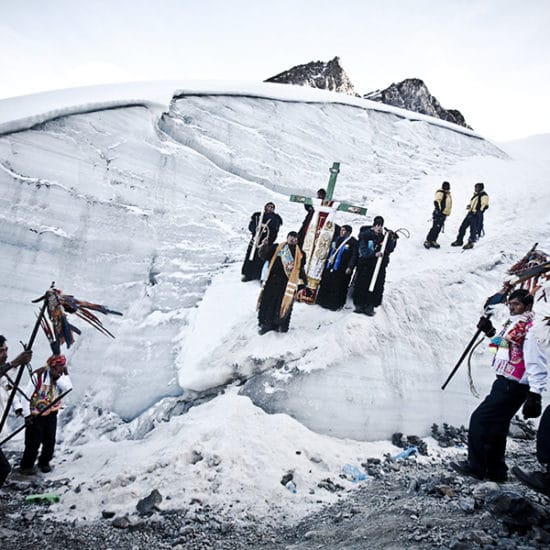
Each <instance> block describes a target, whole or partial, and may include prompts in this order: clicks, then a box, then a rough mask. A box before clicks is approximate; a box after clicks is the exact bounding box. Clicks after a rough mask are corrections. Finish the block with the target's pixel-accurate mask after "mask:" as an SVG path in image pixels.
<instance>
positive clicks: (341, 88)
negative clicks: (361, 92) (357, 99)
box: [264, 57, 357, 96]
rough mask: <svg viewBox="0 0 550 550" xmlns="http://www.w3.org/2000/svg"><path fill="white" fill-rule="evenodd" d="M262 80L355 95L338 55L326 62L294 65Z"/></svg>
mask: <svg viewBox="0 0 550 550" xmlns="http://www.w3.org/2000/svg"><path fill="white" fill-rule="evenodd" d="M264 82H275V83H279V84H296V85H298V86H309V87H311V88H320V89H321V90H330V91H332V92H340V93H343V94H348V95H353V96H355V95H357V94H356V93H355V90H354V89H353V84H352V83H351V81H350V79H349V77H348V75H347V74H346V72H345V71H344V69H343V68H342V66H341V65H340V58H339V57H335V58H334V59H332V60H331V61H329V62H327V63H325V62H324V61H312V62H311V63H306V64H305V65H296V66H295V67H292V69H289V70H288V71H284V72H282V73H280V74H278V75H275V76H272V77H271V78H268V79H267V80H265V81H264Z"/></svg>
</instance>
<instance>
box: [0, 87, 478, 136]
mask: <svg viewBox="0 0 550 550" xmlns="http://www.w3.org/2000/svg"><path fill="white" fill-rule="evenodd" d="M186 95H223V96H237V97H257V98H264V99H276V100H278V101H299V102H311V103H329V102H330V103H338V104H342V105H354V106H357V107H361V108H367V109H372V110H376V111H380V112H386V113H394V114H397V115H399V116H402V117H403V118H407V119H408V120H423V121H428V122H430V123H431V124H437V125H439V126H443V127H445V128H450V129H453V130H455V131H457V132H461V133H464V134H467V135H471V136H477V134H476V133H475V132H473V131H471V130H468V129H467V128H463V127H461V126H457V125H455V124H452V123H449V122H446V121H444V120H439V119H434V118H432V117H429V116H426V115H422V114H419V113H413V112H411V111H406V110H405V109H400V108H398V107H392V106H390V105H384V104H382V103H378V102H375V101H370V100H366V99H361V98H357V97H354V96H348V95H345V94H341V93H336V92H330V91H327V90H319V89H316V88H307V87H303V86H291V85H288V84H274V83H261V84H257V83H242V82H227V81H215V80H213V81H212V80H211V81H185V80H182V81H172V80H168V81H158V82H134V83H115V84H102V85H95V86H82V87H80V88H70V89H66V90H53V91H50V92H41V93H38V94H29V95H25V96H19V97H13V98H7V99H0V135H2V134H6V133H11V132H19V131H21V130H28V129H29V128H32V127H33V126H35V125H37V124H42V123H43V122H46V121H48V120H53V119H56V118H59V117H62V116H68V115H74V114H78V113H89V112H94V111H101V110H106V109H114V108H117V107H131V106H139V105H143V106H149V107H153V106H159V107H167V106H168V103H169V101H170V100H171V99H172V97H175V98H179V97H182V96H186Z"/></svg>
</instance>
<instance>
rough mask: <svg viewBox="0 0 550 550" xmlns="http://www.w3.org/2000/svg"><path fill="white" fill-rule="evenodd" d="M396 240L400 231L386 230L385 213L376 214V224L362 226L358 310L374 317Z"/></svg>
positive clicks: (356, 291) (356, 293)
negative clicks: (383, 214)
mask: <svg viewBox="0 0 550 550" xmlns="http://www.w3.org/2000/svg"><path fill="white" fill-rule="evenodd" d="M396 244H397V234H396V233H394V232H393V231H390V230H386V232H385V233H384V218H383V217H382V216H376V217H375V218H374V220H373V224H372V226H370V225H369V226H367V225H364V226H363V227H361V229H360V230H359V259H358V260H357V270H356V273H355V286H354V289H353V305H354V306H355V309H354V311H355V313H363V314H365V315H368V316H369V317H372V316H373V315H374V314H375V312H374V308H375V307H378V306H379V305H380V304H381V303H382V296H383V294H384V283H385V282H386V269H387V267H388V264H389V262H390V254H391V253H392V252H393V251H394V250H395V245H396ZM377 264H379V266H380V267H379V269H378V272H376V271H377V270H376V266H377ZM375 277H376V280H375V281H374V285H373V279H374V278H375ZM371 287H372V288H371Z"/></svg>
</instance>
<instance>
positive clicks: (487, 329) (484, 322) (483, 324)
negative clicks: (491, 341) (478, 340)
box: [477, 317, 497, 338]
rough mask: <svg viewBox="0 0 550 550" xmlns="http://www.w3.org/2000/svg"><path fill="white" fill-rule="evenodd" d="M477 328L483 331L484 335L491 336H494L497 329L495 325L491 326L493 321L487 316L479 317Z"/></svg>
mask: <svg viewBox="0 0 550 550" xmlns="http://www.w3.org/2000/svg"><path fill="white" fill-rule="evenodd" d="M477 328H478V329H479V330H481V332H484V333H485V335H486V336H488V337H489V338H491V337H492V336H494V335H495V334H496V333H497V331H496V329H495V327H494V326H493V323H491V321H490V320H489V319H487V317H480V318H479V321H478V323H477Z"/></svg>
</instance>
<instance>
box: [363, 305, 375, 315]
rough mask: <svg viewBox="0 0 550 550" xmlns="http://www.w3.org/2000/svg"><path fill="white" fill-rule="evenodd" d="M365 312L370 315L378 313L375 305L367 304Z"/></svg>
mask: <svg viewBox="0 0 550 550" xmlns="http://www.w3.org/2000/svg"><path fill="white" fill-rule="evenodd" d="M363 313H364V314H365V315H368V316H369V317H374V315H376V314H375V312H374V307H373V306H365V309H364V311H363Z"/></svg>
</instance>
